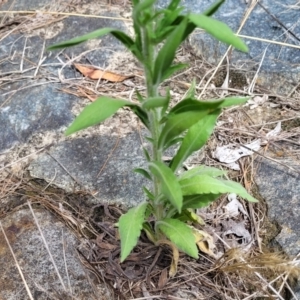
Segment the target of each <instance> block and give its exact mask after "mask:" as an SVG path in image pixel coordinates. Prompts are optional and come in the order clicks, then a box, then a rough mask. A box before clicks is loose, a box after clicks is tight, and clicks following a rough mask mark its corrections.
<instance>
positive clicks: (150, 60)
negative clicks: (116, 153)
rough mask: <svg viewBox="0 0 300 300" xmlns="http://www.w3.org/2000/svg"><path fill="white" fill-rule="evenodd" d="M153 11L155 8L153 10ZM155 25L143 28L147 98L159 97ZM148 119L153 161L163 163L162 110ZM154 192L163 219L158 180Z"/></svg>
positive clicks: (158, 214) (157, 211)
mask: <svg viewBox="0 0 300 300" xmlns="http://www.w3.org/2000/svg"><path fill="white" fill-rule="evenodd" d="M152 9H153V8H152ZM153 31H154V28H153V23H152V22H151V24H147V25H145V26H144V28H142V45H143V55H144V59H145V60H144V72H145V81H146V86H147V97H148V98H149V97H157V96H159V93H158V86H157V85H156V84H154V83H153V71H154V70H153V66H154V61H155V58H156V45H153V44H152V43H151V40H150V36H151V34H152V33H153ZM148 117H149V121H150V133H151V138H152V139H153V143H152V160H153V161H162V152H161V150H160V149H159V147H158V139H159V136H160V131H161V128H160V127H161V126H160V124H159V121H160V118H161V109H151V110H149V111H148ZM153 185H154V186H153V192H154V195H155V200H154V205H153V207H154V215H155V217H156V219H158V220H159V219H161V218H162V217H163V206H161V205H159V203H158V201H159V200H158V196H159V195H160V183H159V181H158V179H157V178H155V179H154V182H153Z"/></svg>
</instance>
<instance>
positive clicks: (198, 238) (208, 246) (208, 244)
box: [191, 227, 216, 257]
mask: <svg viewBox="0 0 300 300" xmlns="http://www.w3.org/2000/svg"><path fill="white" fill-rule="evenodd" d="M191 228H192V229H193V234H194V236H195V242H196V244H197V246H198V248H199V250H200V251H202V252H204V253H206V254H208V255H209V256H211V257H216V256H215V254H214V252H213V250H214V249H215V248H216V245H215V243H214V239H213V237H212V236H211V235H210V234H208V233H207V232H205V231H203V230H199V229H197V228H195V227H191Z"/></svg>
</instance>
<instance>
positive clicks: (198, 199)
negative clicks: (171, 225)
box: [182, 194, 221, 209]
mask: <svg viewBox="0 0 300 300" xmlns="http://www.w3.org/2000/svg"><path fill="white" fill-rule="evenodd" d="M220 196H221V194H198V195H190V196H184V197H183V205H182V208H194V209H197V208H202V207H206V206H208V205H209V204H210V203H212V202H213V201H215V200H217V199H218V198H219V197H220Z"/></svg>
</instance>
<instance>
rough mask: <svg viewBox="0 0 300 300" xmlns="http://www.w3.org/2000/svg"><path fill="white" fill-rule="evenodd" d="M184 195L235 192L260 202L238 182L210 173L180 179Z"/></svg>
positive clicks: (252, 200)
mask: <svg viewBox="0 0 300 300" xmlns="http://www.w3.org/2000/svg"><path fill="white" fill-rule="evenodd" d="M179 183H180V185H181V188H182V194H183V195H184V196H188V195H195V194H225V193H235V194H237V195H239V196H241V197H242V198H244V199H247V200H248V201H250V202H258V201H257V200H256V199H255V198H254V197H252V196H251V195H249V194H248V192H247V191H246V190H245V189H244V188H243V187H242V186H241V185H240V184H239V183H237V182H234V181H230V180H222V179H216V178H213V177H210V176H208V175H196V176H194V177H191V178H187V179H182V180H180V181H179Z"/></svg>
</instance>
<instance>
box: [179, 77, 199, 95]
mask: <svg viewBox="0 0 300 300" xmlns="http://www.w3.org/2000/svg"><path fill="white" fill-rule="evenodd" d="M195 92H196V79H195V78H194V79H193V81H192V83H191V86H190V88H189V89H188V91H187V92H186V95H185V97H184V99H192V98H194V97H195ZM184 99H182V100H184Z"/></svg>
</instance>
